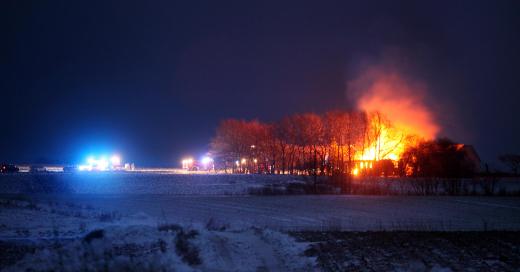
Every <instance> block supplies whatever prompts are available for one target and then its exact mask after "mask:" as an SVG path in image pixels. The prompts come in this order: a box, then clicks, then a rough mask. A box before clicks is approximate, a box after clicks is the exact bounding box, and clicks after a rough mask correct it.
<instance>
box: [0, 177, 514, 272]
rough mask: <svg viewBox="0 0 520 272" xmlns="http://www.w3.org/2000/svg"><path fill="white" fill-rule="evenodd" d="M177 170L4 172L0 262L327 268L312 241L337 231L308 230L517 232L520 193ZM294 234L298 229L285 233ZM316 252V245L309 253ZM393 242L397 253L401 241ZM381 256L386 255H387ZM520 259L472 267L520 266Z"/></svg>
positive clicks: (13, 265) (56, 266)
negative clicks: (437, 192) (296, 189)
mask: <svg viewBox="0 0 520 272" xmlns="http://www.w3.org/2000/svg"><path fill="white" fill-rule="evenodd" d="M182 176H183V177H185V178H181V175H162V174H157V173H154V174H143V173H140V174H128V173H119V174H112V173H100V174H94V175H83V174H81V175H78V174H70V173H62V174H38V175H31V174H24V175H22V174H18V175H5V176H1V175H0V251H2V254H0V255H1V256H0V268H4V269H6V270H8V271H18V270H25V269H27V268H36V269H39V270H69V271H75V270H82V269H83V270H89V269H90V270H106V269H108V270H121V269H126V270H128V269H130V270H136V271H142V270H151V271H156V270H161V269H164V270H166V271H170V270H180V271H190V270H194V271H302V270H303V271H309V270H315V269H318V268H322V269H331V268H334V267H333V266H330V265H329V264H328V263H324V262H323V261H322V260H323V254H325V255H326V254H329V255H330V252H329V253H327V252H328V251H327V248H328V247H317V248H318V251H316V245H317V244H320V243H322V244H325V245H328V244H330V243H331V242H333V241H332V240H334V239H336V238H331V239H332V240H330V239H329V240H330V241H328V240H325V241H323V240H319V239H318V240H316V238H315V237H314V236H313V234H312V233H314V232H315V231H318V232H317V233H325V234H327V233H336V232H338V231H389V230H405V231H410V230H412V231H433V230H439V231H468V230H472V231H489V230H507V231H519V230H520V198H518V197H482V196H479V197H477V196H472V197H470V196H466V197H448V196H431V197H424V196H423V197H420V196H341V195H319V196H317V195H314V196H313V195H299V196H288V195H284V196H249V195H247V194H246V192H247V190H248V188H251V186H257V185H258V184H260V185H263V184H272V183H284V182H290V181H293V180H294V177H285V176H265V178H266V179H265V180H262V179H260V178H259V177H258V176H247V175H237V176H225V175H211V176H210V175H182ZM67 178H69V180H70V182H67ZM212 190H215V191H217V192H218V193H215V192H214V191H212ZM293 231H300V234H299V235H294V234H290V232H293ZM309 231H312V232H309ZM302 233H304V234H302ZM305 233H307V235H306V234H305ZM309 233H311V234H309ZM486 233H488V232H486ZM508 233H509V232H508ZM347 236H348V235H347ZM369 236H370V235H369ZM295 237H297V238H298V239H295ZM331 237H332V236H331ZM406 237H408V236H403V237H402V239H404V240H406V239H408V238H406ZM337 239H338V241H339V240H341V239H344V240H347V241H348V240H349V239H352V237H340V238H337ZM366 239H367V240H366V241H367V243H373V242H374V241H373V239H372V238H370V237H367V238H366ZM371 239H372V240H371ZM490 239H491V238H490ZM377 240H378V239H375V241H377ZM432 241H433V240H427V241H426V242H424V244H425V246H424V247H423V248H419V249H418V250H422V251H424V252H427V251H428V250H432V249H431V248H430V249H428V247H434V248H433V249H435V250H439V252H445V250H448V251H446V252H448V253H449V252H450V250H451V251H454V250H465V247H466V246H467V243H469V242H468V241H470V240H464V241H465V242H464V243H466V245H464V244H463V245H456V246H452V247H450V248H442V244H443V243H435V242H432ZM506 242H507V241H505V242H504V243H506ZM349 243H350V242H347V243H346V244H349ZM402 243H408V244H410V243H411V246H412V248H413V247H414V244H413V241H401V240H396V241H395V243H394V244H395V245H400V244H402ZM511 243H512V244H511V245H510V246H509V247H506V248H507V250H508V252H507V254H506V255H507V256H514V255H515V254H516V255H520V252H518V250H519V245H518V241H516V240H515V241H513V242H511ZM340 244H341V243H340ZM358 244H359V246H361V245H362V244H363V243H362V242H360V243H358ZM341 245H344V244H341ZM446 245H450V243H446ZM374 246H375V245H374ZM383 247H385V246H384V245H383ZM312 248H314V249H315V252H314V253H313V254H309V251H308V250H309V249H312ZM389 248H390V251H392V250H394V251H395V250H397V248H398V247H397V246H394V247H389ZM498 249H499V250H504V249H503V248H502V247H499V248H498ZM306 250H307V251H306ZM348 250H355V249H353V248H349V247H346V248H345V247H343V248H342V249H338V252H348ZM443 250H444V251H443ZM412 251H413V250H412ZM491 251H492V249H491ZM491 251H490V252H491ZM424 252H423V253H424ZM394 253H395V252H394ZM448 253H446V254H448ZM345 254H347V253H345ZM360 254H361V253H360ZM385 254H387V255H388V256H390V257H388V256H387V257H388V258H387V259H388V260H386V261H388V262H390V261H391V260H390V259H392V258H393V257H391V256H393V255H392V254H393V253H392V252H387V253H385ZM417 254H419V253H417ZM421 254H422V253H421ZM425 254H426V253H425ZM443 254H444V253H443ZM493 254H495V253H493ZM497 254H499V253H497ZM367 255H369V254H368V253H367ZM423 255H424V254H423ZM423 255H421V256H423ZM470 255H471V254H470ZM499 255H500V254H499ZM342 256H343V255H342ZM345 256H346V255H345ZM356 256H357V255H356ZM356 256H354V255H353V256H352V258H350V259H349V258H347V257H345V259H344V260H343V259H341V258H339V257H338V258H336V259H334V262H341V263H342V265H341V266H339V268H340V269H339V270H343V269H344V268H348V267H351V266H350V265H351V264H353V262H354V261H352V260H354V259H355V260H358V259H359V258H361V260H363V258H365V257H364V255H363V254H361V255H360V256H361V257H360V256H357V257H356ZM385 256H386V255H385ZM354 257H355V258H354ZM358 257H359V258H358ZM320 258H321V259H320ZM356 258H358V259H356ZM367 258H368V259H370V258H369V257H367ZM381 258H383V259H384V258H386V257H384V256H383V257H381ZM351 261H352V262H351ZM380 261H381V262H384V260H380ZM402 261H403V262H404V263H400V264H399V265H398V266H374V267H375V268H377V267H380V268H381V267H386V268H389V269H392V270H399V269H401V270H409V269H406V267H409V266H407V265H410V264H407V263H406V258H405V259H403V260H402ZM517 261H518V260H517V259H515V258H513V259H510V260H505V261H504V260H501V262H502V263H503V264H500V265H498V266H497V265H494V266H488V267H486V266H480V264H479V265H475V266H474V267H475V269H477V270H481V269H486V268H488V269H491V270H496V271H500V270H503V269H501V268H506V270H507V269H508V268H516V269H520V264H518V263H517ZM343 262H347V263H346V265H343ZM515 262H516V263H515ZM436 264H439V265H440V267H441V268H446V266H447V267H452V268H454V269H456V266H453V265H452V264H451V263H442V262H437V263H433V262H430V263H428V262H426V261H425V262H423V268H425V269H423V270H429V269H431V268H433V267H434V265H436ZM369 267H370V266H366V267H365V268H367V269H368V268H369ZM403 267H404V268H403ZM357 268H363V267H357ZM375 268H374V269H375ZM495 268H496V269H495ZM376 270H377V269H376ZM513 270H514V269H513Z"/></svg>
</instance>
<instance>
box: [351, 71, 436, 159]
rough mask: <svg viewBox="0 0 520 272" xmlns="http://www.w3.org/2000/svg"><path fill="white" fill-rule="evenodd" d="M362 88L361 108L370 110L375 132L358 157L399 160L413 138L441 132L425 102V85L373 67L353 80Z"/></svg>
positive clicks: (358, 101)
mask: <svg viewBox="0 0 520 272" xmlns="http://www.w3.org/2000/svg"><path fill="white" fill-rule="evenodd" d="M350 87H354V89H355V90H357V91H358V92H359V94H360V95H359V96H358V97H357V107H358V109H360V110H362V111H365V112H367V113H368V114H369V125H370V129H371V130H372V135H368V136H367V140H368V141H367V143H368V144H367V146H366V147H365V148H364V149H363V150H361V151H360V152H358V153H359V154H357V156H356V157H357V159H358V160H364V161H368V160H373V161H377V160H383V159H390V160H393V161H396V160H398V159H399V158H400V157H401V155H402V153H403V152H404V151H405V149H406V147H407V146H409V145H410V144H413V142H414V141H413V139H416V140H417V139H433V138H434V137H435V136H436V134H437V133H438V132H439V126H438V125H437V123H436V122H435V120H434V115H433V114H432V112H431V111H430V110H429V109H428V107H427V106H426V104H425V103H424V96H423V94H424V93H425V87H424V86H423V85H421V84H418V83H415V82H411V81H407V80H405V79H404V78H403V77H402V76H400V75H399V74H397V73H383V72H381V71H378V70H371V71H369V72H368V73H367V74H365V75H364V76H363V77H361V78H359V79H358V80H356V81H355V82H353V83H351V85H350Z"/></svg>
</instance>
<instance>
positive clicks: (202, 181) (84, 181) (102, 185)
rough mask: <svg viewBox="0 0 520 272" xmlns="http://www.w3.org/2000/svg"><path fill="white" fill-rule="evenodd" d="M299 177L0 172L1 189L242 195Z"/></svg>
mask: <svg viewBox="0 0 520 272" xmlns="http://www.w3.org/2000/svg"><path fill="white" fill-rule="evenodd" d="M300 179H301V178H300V177H294V176H284V175H225V174H210V175H204V174H176V173H171V172H159V173H157V172H99V173H96V172H78V173H36V174H33V173H16V174H3V175H0V193H7V194H16V193H31V194H32V193H79V194H171V195H240V194H242V195H243V194H247V193H248V189H249V188H253V187H260V186H263V185H266V184H283V183H287V182H291V181H295V180H300Z"/></svg>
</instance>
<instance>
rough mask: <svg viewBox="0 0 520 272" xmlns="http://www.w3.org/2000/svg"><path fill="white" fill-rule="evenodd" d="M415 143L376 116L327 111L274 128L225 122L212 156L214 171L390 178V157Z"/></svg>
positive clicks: (298, 116)
mask: <svg viewBox="0 0 520 272" xmlns="http://www.w3.org/2000/svg"><path fill="white" fill-rule="evenodd" d="M413 140H414V137H413V136H411V135H406V134H405V133H403V132H401V131H399V130H398V129H396V128H395V127H394V126H393V125H392V123H391V122H390V121H389V120H388V118H386V117H385V116H384V115H382V114H381V113H379V112H373V113H367V112H360V111H351V112H345V111H331V112H327V113H324V114H315V113H303V114H294V115H290V116H287V117H285V118H282V119H281V120H279V121H277V122H273V123H263V122H260V121H258V120H252V121H246V120H239V119H227V120H224V121H222V122H221V123H220V125H219V126H218V128H217V130H216V135H215V137H214V138H213V140H212V142H211V153H212V155H213V157H214V159H215V164H216V165H215V166H216V167H217V168H219V169H224V170H225V171H230V172H233V173H271V174H307V175H332V174H338V173H341V174H351V173H353V171H354V170H355V169H357V171H361V172H363V173H364V174H371V173H377V172H384V174H386V175H391V174H395V173H394V169H393V168H394V167H391V168H390V167H388V165H392V166H393V165H394V164H393V163H392V162H391V160H390V159H393V157H392V156H393V155H394V152H396V151H399V149H402V147H403V146H405V145H407V144H408V143H410V142H413ZM360 163H362V165H360ZM365 163H366V164H365ZM385 165H387V166H386V167H384V166H385ZM360 166H362V167H360ZM358 168H361V169H358ZM380 168H381V169H380ZM382 168H384V169H385V170H386V171H384V170H382ZM361 172H360V173H361ZM356 174H357V173H356Z"/></svg>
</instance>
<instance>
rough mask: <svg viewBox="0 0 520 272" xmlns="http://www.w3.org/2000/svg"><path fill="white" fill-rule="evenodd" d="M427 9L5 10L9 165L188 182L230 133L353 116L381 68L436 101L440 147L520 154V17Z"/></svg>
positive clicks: (117, 4)
mask: <svg viewBox="0 0 520 272" xmlns="http://www.w3.org/2000/svg"><path fill="white" fill-rule="evenodd" d="M361 2H362V3H361ZM425 2H426V1H385V3H379V2H375V1H374V2H372V1H356V2H352V3H349V1H337V2H329V1H272V2H270V1H257V2H253V1H236V2H229V1H179V2H177V3H175V2H174V1H164V2H162V1H19V0H14V1H6V0H3V1H1V3H0V33H1V37H2V38H1V42H0V49H1V50H0V73H1V77H0V92H1V97H0V114H1V116H2V122H1V130H0V131H1V133H0V161H9V162H15V163H77V162H79V161H80V160H82V159H83V158H84V157H85V156H86V155H88V154H98V153H100V152H118V153H120V154H122V155H123V156H124V157H125V158H126V159H127V160H130V161H133V162H135V163H136V164H137V165H142V166H170V165H175V166H178V163H179V160H180V159H181V157H182V156H184V155H193V156H199V155H202V154H203V153H204V152H205V151H207V149H208V144H209V141H210V139H211V137H212V136H213V134H214V130H215V128H216V126H217V125H218V122H219V121H220V120H221V119H223V118H231V117H232V118H245V119H251V118H258V119H260V120H263V121H273V120H277V119H279V118H281V117H282V116H284V115H287V114H291V113H296V112H308V111H313V112H317V113H320V112H325V111H327V110H330V109H351V108H353V107H354V103H353V101H352V100H351V99H349V97H350V95H349V89H348V88H347V86H348V82H350V81H352V80H354V79H355V78H356V77H357V76H358V75H359V74H360V73H362V71H363V70H364V69H365V68H366V67H371V66H373V65H386V66H391V67H392V69H395V70H398V71H399V72H400V73H402V74H405V75H406V76H408V77H411V78H414V79H415V80H418V81H420V82H423V83H424V84H425V86H427V89H428V99H427V101H426V102H427V104H428V105H429V106H430V107H431V109H432V110H433V111H434V112H435V115H436V118H437V120H438V122H439V124H440V125H441V127H442V132H441V135H440V136H448V137H450V138H452V139H454V140H455V141H458V142H463V143H468V144H473V145H475V147H476V149H477V151H478V152H479V153H480V155H481V157H482V159H483V161H491V162H493V161H496V157H497V155H499V154H502V153H505V152H516V153H518V152H520V122H519V121H518V116H520V103H519V102H520V89H519V84H520V75H519V71H520V69H519V68H518V65H519V64H520V55H519V49H520V16H519V14H520V4H519V3H520V2H519V1H460V2H459V1H445V2H442V1H431V2H430V3H425Z"/></svg>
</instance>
